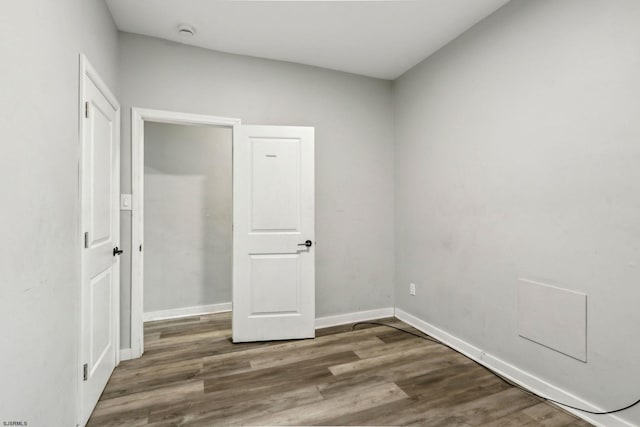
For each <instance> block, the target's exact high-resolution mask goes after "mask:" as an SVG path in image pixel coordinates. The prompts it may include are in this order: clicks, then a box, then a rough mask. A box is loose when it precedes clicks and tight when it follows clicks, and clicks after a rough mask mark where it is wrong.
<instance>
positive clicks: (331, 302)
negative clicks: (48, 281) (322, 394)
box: [120, 34, 393, 348]
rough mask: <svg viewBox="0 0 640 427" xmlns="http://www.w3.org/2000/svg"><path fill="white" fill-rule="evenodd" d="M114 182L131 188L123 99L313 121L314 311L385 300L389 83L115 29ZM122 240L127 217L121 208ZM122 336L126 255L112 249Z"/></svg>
mask: <svg viewBox="0 0 640 427" xmlns="http://www.w3.org/2000/svg"><path fill="white" fill-rule="evenodd" d="M120 54H121V71H122V76H123V80H122V94H123V96H122V107H123V110H122V111H123V117H122V124H123V126H122V155H123V157H122V169H121V170H122V191H123V192H129V191H130V189H131V159H130V152H131V145H130V133H131V130H130V109H131V107H132V106H135V107H145V108H153V109H161V110H172V111H180V112H186V113H199V114H209V115H215V116H224V117H236V118H240V119H242V121H243V123H245V124H265V125H300V126H314V127H315V129H316V153H315V155H316V240H317V252H316V314H317V315H318V316H327V315H332V314H340V313H347V312H352V311H358V310H368V309H375V308H382V307H390V306H392V305H393V202H392V200H393V122H392V105H391V83H390V82H388V81H385V80H378V79H373V78H367V77H361V76H356V75H352V74H347V73H340V72H336V71H329V70H323V69H320V68H314V67H308V66H303V65H296V64H291V63H286V62H277V61H267V60H262V59H255V58H249V57H243V56H237V55H229V54H224V53H217V52H212V51H208V50H205V49H200V48H194V47H189V46H185V45H180V44H176V43H172V42H167V41H162V40H159V39H154V38H150V37H145V36H137V35H132V34H121V35H120ZM121 219H122V244H123V246H124V247H125V248H127V249H130V244H131V243H130V236H131V228H130V227H131V217H130V214H129V213H128V212H125V213H123V214H122V216H121ZM121 278H122V293H121V295H122V307H123V313H122V317H121V329H122V332H121V334H122V346H123V348H127V347H129V345H130V344H129V343H130V336H129V333H130V314H129V311H128V310H127V308H128V307H130V305H131V304H130V290H131V285H130V283H131V281H130V259H129V258H128V257H124V258H123V259H122V276H121Z"/></svg>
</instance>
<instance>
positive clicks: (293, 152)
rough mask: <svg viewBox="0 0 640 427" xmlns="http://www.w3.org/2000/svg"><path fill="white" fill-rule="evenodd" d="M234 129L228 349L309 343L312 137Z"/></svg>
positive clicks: (309, 131)
mask: <svg viewBox="0 0 640 427" xmlns="http://www.w3.org/2000/svg"><path fill="white" fill-rule="evenodd" d="M235 129H236V134H235V135H234V144H233V205H234V206H233V211H234V214H233V242H234V248H233V342H246V341H266V340H282V339H295V338H313V337H314V336H315V277H314V276H315V271H314V270H315V247H314V243H315V242H314V237H315V236H314V233H315V230H314V197H315V196H314V181H315V179H314V129H313V128H311V127H293V126H237V127H236V128H235Z"/></svg>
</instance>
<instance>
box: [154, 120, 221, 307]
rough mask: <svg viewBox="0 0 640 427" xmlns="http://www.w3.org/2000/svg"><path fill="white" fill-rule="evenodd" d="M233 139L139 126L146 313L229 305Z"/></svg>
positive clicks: (199, 130)
mask: <svg viewBox="0 0 640 427" xmlns="http://www.w3.org/2000/svg"><path fill="white" fill-rule="evenodd" d="M231 138H232V132H231V128H222V127H213V126H183V125H175V124H166V123H153V122H146V123H145V126H144V139H145V146H144V148H145V152H144V154H145V156H144V166H145V174H144V236H145V238H144V246H145V251H144V278H145V283H144V311H145V313H146V312H152V311H159V310H169V309H174V308H184V307H193V306H202V305H209V304H219V303H229V302H231V271H232V270H231V267H232V266H231V261H232V257H231V253H232V248H233V245H232V241H233V239H232V235H231V231H232V230H231V227H232V224H233V221H232V218H233V215H232V214H233V198H232V167H231V161H232V157H231V147H232V141H231Z"/></svg>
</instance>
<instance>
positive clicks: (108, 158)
mask: <svg viewBox="0 0 640 427" xmlns="http://www.w3.org/2000/svg"><path fill="white" fill-rule="evenodd" d="M93 80H94V79H92V78H91V77H89V76H88V75H85V76H83V93H84V101H85V103H84V108H83V110H84V111H83V116H84V117H83V118H82V119H81V120H82V161H81V169H80V170H81V174H80V175H81V177H80V181H81V227H82V236H81V240H82V243H81V245H82V247H83V249H82V270H81V271H82V273H81V276H82V281H81V316H82V319H81V342H80V346H81V348H80V353H81V356H80V357H81V361H80V365H81V366H80V377H81V378H80V380H81V387H80V389H81V390H80V399H81V402H82V403H81V411H82V414H81V416H82V423H83V424H84V423H86V421H87V419H88V418H89V416H90V415H91V412H92V411H93V408H94V407H95V405H96V402H97V401H98V399H99V397H100V394H101V393H102V391H103V390H104V387H105V385H106V384H107V381H108V380H109V377H110V376H111V373H112V371H113V369H114V368H115V366H116V364H117V358H116V357H117V349H118V347H119V345H118V343H117V339H118V336H119V334H118V331H117V325H118V323H117V316H118V313H117V307H118V301H117V298H118V290H119V286H120V280H119V261H118V259H119V256H118V255H119V254H118V253H117V252H118V250H117V249H115V248H116V247H117V246H118V244H119V243H118V242H119V240H120V237H119V236H120V224H119V213H120V212H119V206H118V202H119V200H118V199H119V196H118V195H119V193H120V176H119V174H120V170H119V164H120V151H119V141H120V137H119V132H120V130H119V118H118V117H119V112H120V110H119V106H118V105H117V103H116V102H115V101H113V100H112V101H111V102H110V101H109V100H108V99H107V96H105V94H103V92H102V91H101V90H100V89H98V87H97V86H96V84H95V83H94V81H93Z"/></svg>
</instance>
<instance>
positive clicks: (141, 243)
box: [140, 243, 142, 252]
mask: <svg viewBox="0 0 640 427" xmlns="http://www.w3.org/2000/svg"><path fill="white" fill-rule="evenodd" d="M140 252H142V243H140Z"/></svg>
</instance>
